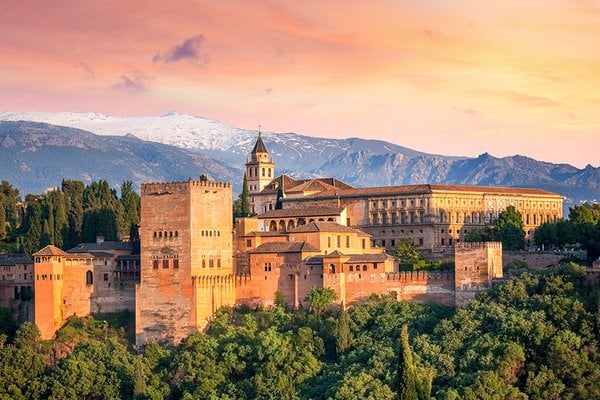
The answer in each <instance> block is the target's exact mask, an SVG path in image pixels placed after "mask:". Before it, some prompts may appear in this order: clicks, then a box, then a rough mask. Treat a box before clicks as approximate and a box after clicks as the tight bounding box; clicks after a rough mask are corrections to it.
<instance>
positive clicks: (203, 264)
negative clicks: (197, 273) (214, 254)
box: [202, 258, 206, 268]
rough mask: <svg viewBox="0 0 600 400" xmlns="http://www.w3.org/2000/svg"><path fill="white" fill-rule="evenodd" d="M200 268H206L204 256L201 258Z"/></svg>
mask: <svg viewBox="0 0 600 400" xmlns="http://www.w3.org/2000/svg"><path fill="white" fill-rule="evenodd" d="M202 268H206V258H203V259H202Z"/></svg>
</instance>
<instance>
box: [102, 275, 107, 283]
mask: <svg viewBox="0 0 600 400" xmlns="http://www.w3.org/2000/svg"><path fill="white" fill-rule="evenodd" d="M103 278H104V282H106V281H108V274H104V276H103Z"/></svg>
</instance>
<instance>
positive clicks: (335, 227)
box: [288, 221, 370, 236]
mask: <svg viewBox="0 0 600 400" xmlns="http://www.w3.org/2000/svg"><path fill="white" fill-rule="evenodd" d="M303 232H340V233H357V234H359V235H361V236H370V235H369V234H368V233H365V232H363V231H361V230H358V229H354V228H349V227H347V226H344V225H340V224H336V223H335V222H324V221H314V222H310V223H308V224H306V225H301V226H298V227H296V228H294V229H291V230H289V231H288V233H303Z"/></svg>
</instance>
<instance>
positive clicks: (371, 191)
mask: <svg viewBox="0 0 600 400" xmlns="http://www.w3.org/2000/svg"><path fill="white" fill-rule="evenodd" d="M433 192H468V193H483V194H486V193H489V194H516V195H519V194H528V195H536V196H540V195H541V196H557V197H560V195H558V194H556V193H553V192H549V191H547V190H543V189H536V188H514V187H495V186H466V185H406V186H383V187H370V188H354V189H336V190H327V191H325V192H322V193H318V194H316V195H314V196H311V197H309V198H307V200H309V199H311V198H316V197H318V198H336V197H340V198H345V197H370V196H394V195H411V194H431V193H433Z"/></svg>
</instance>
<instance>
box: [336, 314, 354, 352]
mask: <svg viewBox="0 0 600 400" xmlns="http://www.w3.org/2000/svg"><path fill="white" fill-rule="evenodd" d="M351 343H352V333H351V332H350V317H349V316H348V311H346V310H342V311H340V315H339V316H338V320H337V335H336V343H335V344H336V346H335V347H336V350H337V354H338V356H339V355H340V354H342V353H344V352H345V351H346V350H347V349H348V347H350V344H351Z"/></svg>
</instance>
